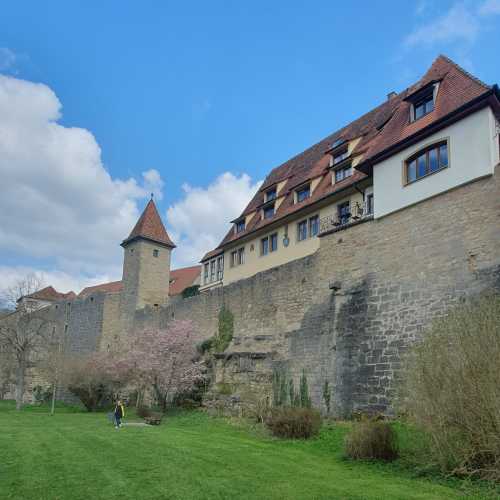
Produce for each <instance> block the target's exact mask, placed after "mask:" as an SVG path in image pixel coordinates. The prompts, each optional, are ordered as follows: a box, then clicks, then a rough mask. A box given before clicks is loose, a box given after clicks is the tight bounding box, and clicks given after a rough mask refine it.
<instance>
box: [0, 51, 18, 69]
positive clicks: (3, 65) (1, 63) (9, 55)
mask: <svg viewBox="0 0 500 500" xmlns="http://www.w3.org/2000/svg"><path fill="white" fill-rule="evenodd" d="M16 59H17V57H16V54H15V53H14V52H12V50H10V49H8V48H7V47H0V71H7V70H9V69H11V68H12V67H13V66H14V64H15V62H16Z"/></svg>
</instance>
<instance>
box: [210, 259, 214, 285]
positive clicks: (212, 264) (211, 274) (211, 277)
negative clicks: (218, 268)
mask: <svg viewBox="0 0 500 500" xmlns="http://www.w3.org/2000/svg"><path fill="white" fill-rule="evenodd" d="M210 281H211V282H212V281H215V260H212V261H210Z"/></svg>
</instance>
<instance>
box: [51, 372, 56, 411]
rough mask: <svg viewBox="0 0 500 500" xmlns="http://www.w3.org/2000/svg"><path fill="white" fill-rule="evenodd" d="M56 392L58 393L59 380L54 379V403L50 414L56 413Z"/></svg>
mask: <svg viewBox="0 0 500 500" xmlns="http://www.w3.org/2000/svg"><path fill="white" fill-rule="evenodd" d="M56 393H57V381H56V380H54V383H53V385H52V404H51V407H50V414H51V415H54V411H55V407H56Z"/></svg>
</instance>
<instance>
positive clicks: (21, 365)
mask: <svg viewBox="0 0 500 500" xmlns="http://www.w3.org/2000/svg"><path fill="white" fill-rule="evenodd" d="M25 377H26V359H25V357H24V355H22V356H21V357H20V358H18V360H17V370H16V410H20V409H21V408H22V407H23V397H24V384H25Z"/></svg>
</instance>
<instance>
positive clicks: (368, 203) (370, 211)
mask: <svg viewBox="0 0 500 500" xmlns="http://www.w3.org/2000/svg"><path fill="white" fill-rule="evenodd" d="M366 213H367V215H370V214H373V193H371V194H369V195H368V196H367V197H366Z"/></svg>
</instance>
